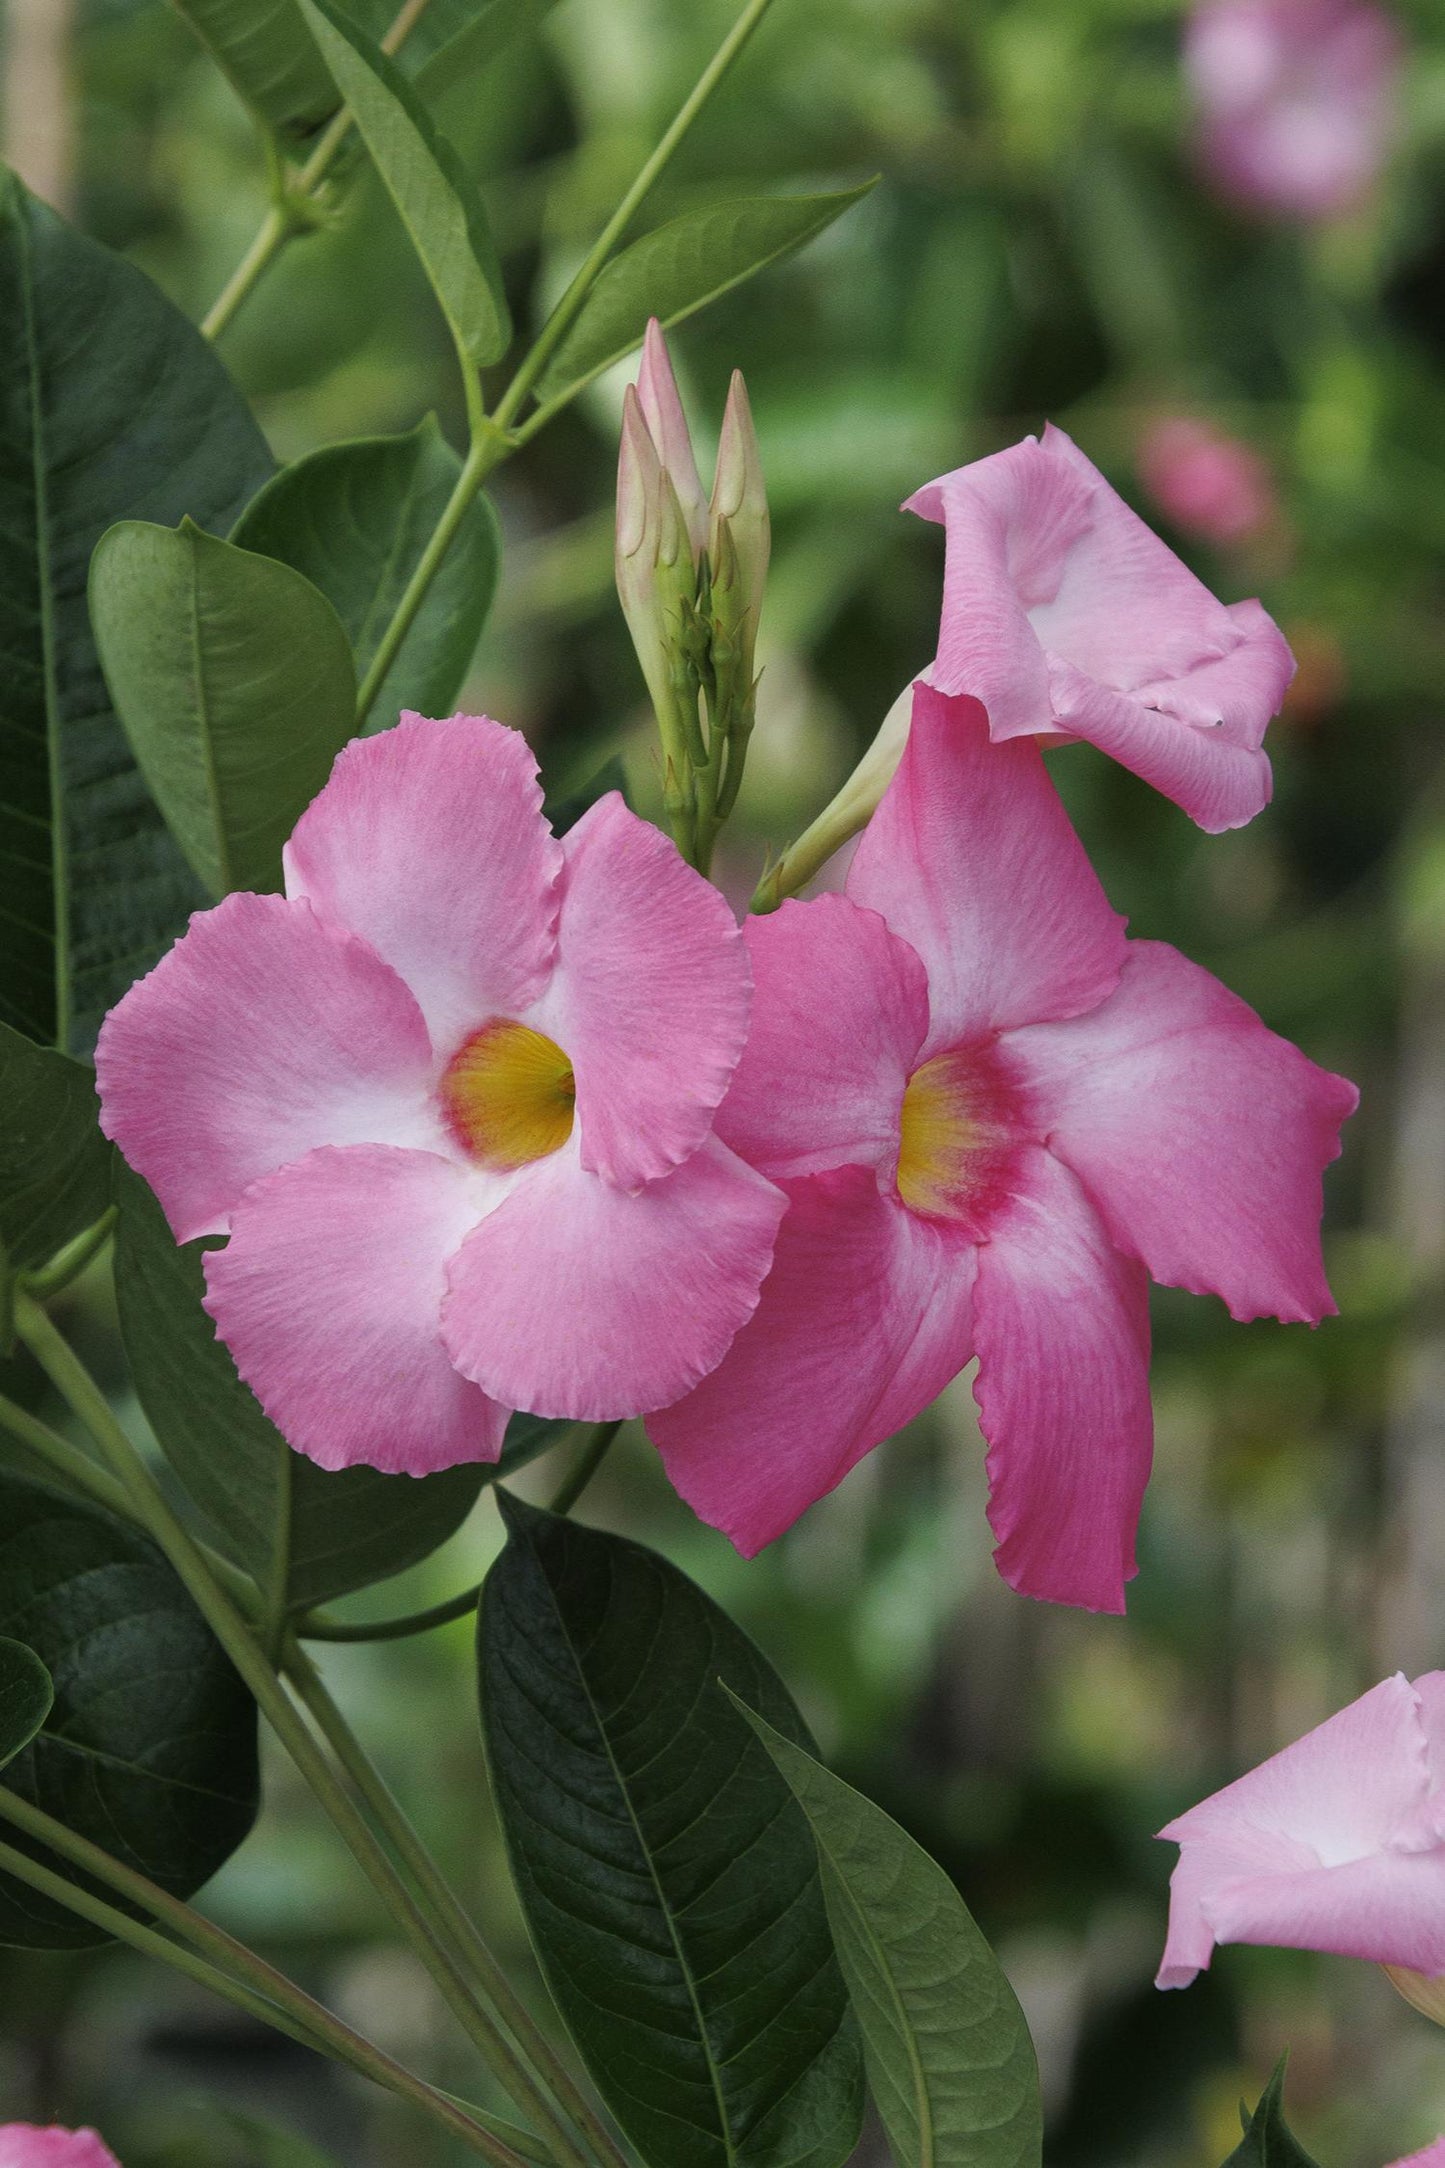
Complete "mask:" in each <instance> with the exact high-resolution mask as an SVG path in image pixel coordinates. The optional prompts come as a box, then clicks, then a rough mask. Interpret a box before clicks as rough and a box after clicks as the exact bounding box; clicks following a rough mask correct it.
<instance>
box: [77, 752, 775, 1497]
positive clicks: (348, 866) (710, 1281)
mask: <svg viewBox="0 0 1445 2168" xmlns="http://www.w3.org/2000/svg"><path fill="white" fill-rule="evenodd" d="M285 872H286V893H285V895H284V896H254V895H245V894H237V895H232V896H228V897H226V899H225V900H224V902H222V903H220V904H219V905H217V907H216V908H215V909H214V910H212V911H205V912H201V913H200V914H198V915H197V916H196V917H195V918H194V919H192V921H191V925H190V929H189V931H188V932H187V933H186V935H185V936H184V938H183V939H182V940H181V941H179V942H178V943H177V944H176V946H175V947H174V948H173V949H172V950H171V951H170V953H169V954H168V955H167V956H166V957H164V958H163V959H162V961H161V962H160V964H159V965H157V967H156V969H155V970H154V971H153V972H152V973H151V974H150V976H149V977H148V978H145V979H142V980H141V981H140V982H139V983H138V984H137V985H136V986H134V987H132V988H131V990H130V992H129V993H128V994H127V995H126V996H125V998H124V1000H123V1001H121V1003H120V1004H119V1006H118V1007H117V1008H116V1009H114V1010H113V1011H112V1012H111V1014H110V1016H109V1017H108V1018H107V1020H106V1023H105V1025H104V1028H103V1029H102V1032H101V1036H100V1043H99V1046H98V1048H97V1052H96V1071H97V1076H98V1080H99V1085H100V1093H101V1100H102V1106H103V1117H102V1118H103V1125H104V1127H105V1130H106V1133H107V1135H108V1136H111V1137H113V1138H114V1139H115V1141H116V1142H117V1143H118V1144H119V1146H120V1148H121V1150H122V1151H123V1152H124V1153H125V1155H126V1157H127V1158H128V1159H129V1160H130V1162H131V1164H132V1165H133V1166H134V1167H135V1168H137V1169H138V1171H139V1172H140V1173H141V1174H143V1175H144V1176H145V1178H146V1180H147V1181H148V1182H149V1183H150V1184H151V1186H152V1188H153V1189H154V1190H155V1192H156V1195H157V1196H158V1197H159V1199H160V1201H161V1204H162V1205H163V1206H164V1208H165V1211H166V1214H167V1217H168V1218H169V1220H170V1223H171V1227H172V1230H173V1232H174V1233H175V1236H176V1238H177V1240H178V1241H181V1242H187V1241H190V1240H192V1239H193V1238H194V1237H196V1236H199V1235H215V1234H229V1236H230V1241H229V1243H228V1244H227V1246H226V1247H225V1248H224V1249H214V1250H212V1251H210V1252H209V1253H208V1255H207V1257H206V1264H205V1269H206V1281H207V1288H208V1293H207V1297H206V1304H207V1308H208V1309H209V1310H210V1312H211V1315H212V1316H213V1317H214V1319H215V1320H216V1324H217V1326H218V1328H219V1330H220V1334H221V1337H222V1338H223V1339H224V1340H225V1342H226V1344H227V1346H228V1347H229V1348H230V1350H231V1352H232V1354H233V1355H234V1357H235V1360H236V1364H237V1367H238V1369H239V1370H240V1372H241V1375H242V1376H243V1377H244V1378H245V1379H246V1380H247V1382H248V1383H249V1384H250V1385H251V1387H252V1389H253V1390H254V1391H255V1393H256V1395H257V1397H258V1399H259V1400H260V1401H261V1403H262V1405H263V1407H264V1408H265V1409H266V1411H267V1413H268V1414H269V1415H270V1416H271V1418H272V1420H273V1421H274V1422H275V1423H276V1424H277V1426H278V1427H279V1428H280V1429H281V1430H282V1431H283V1432H284V1434H285V1436H286V1437H287V1438H288V1439H289V1440H290V1441H291V1443H292V1445H294V1446H296V1447H297V1448H298V1449H299V1450H300V1451H301V1452H303V1453H306V1454H309V1455H310V1457H311V1458H312V1459H313V1460H315V1461H318V1462H319V1463H320V1464H321V1466H322V1467H325V1468H338V1467H342V1466H346V1465H348V1464H350V1463H352V1462H355V1461H365V1462H368V1463H369V1464H370V1465H371V1466H373V1467H376V1468H382V1469H399V1470H405V1471H407V1472H409V1473H411V1474H413V1475H419V1474H424V1473H425V1472H426V1471H427V1470H429V1469H433V1468H440V1467H447V1466H450V1465H451V1464H452V1463H454V1462H458V1461H465V1460H491V1459H495V1457H496V1455H497V1453H498V1452H499V1450H500V1448H501V1443H502V1433H503V1429H504V1427H505V1423H506V1417H507V1412H508V1410H510V1409H512V1408H514V1407H523V1408H527V1409H529V1410H531V1411H533V1412H535V1413H538V1414H542V1415H557V1416H572V1417H589V1418H607V1417H612V1416H623V1415H632V1414H639V1413H641V1412H642V1411H643V1410H644V1409H647V1408H655V1407H658V1406H660V1405H662V1404H663V1403H665V1402H666V1401H668V1400H674V1399H676V1398H677V1397H678V1395H679V1394H681V1393H684V1392H686V1391H687V1389H688V1388H689V1387H690V1386H692V1385H695V1384H696V1383H697V1381H698V1380H699V1379H700V1378H701V1377H702V1376H704V1375H705V1373H706V1372H707V1371H708V1370H709V1369H711V1367H712V1366H713V1364H714V1363H716V1362H717V1361H718V1360H719V1358H720V1357H721V1356H722V1354H723V1353H724V1352H725V1350H726V1348H727V1346H728V1343H729V1342H730V1341H731V1339H732V1337H733V1335H734V1333H735V1332H736V1331H737V1329H738V1327H739V1326H740V1325H741V1324H742V1322H743V1320H744V1319H745V1318H746V1317H747V1316H748V1315H749V1314H750V1312H751V1310H752V1308H753V1306H754V1303H755V1301H756V1299H757V1292H758V1287H759V1284H760V1282H761V1280H762V1278H763V1275H764V1273H765V1272H766V1270H767V1267H768V1261H769V1258H770V1256H771V1254H772V1244H773V1234H774V1230H775V1228H776V1226H777V1223H778V1220H779V1218H780V1216H781V1213H782V1211H783V1208H784V1206H783V1199H782V1197H781V1196H780V1195H779V1194H778V1193H777V1192H776V1191H775V1190H774V1189H772V1188H771V1187H770V1185H769V1184H768V1183H767V1182H766V1181H765V1180H764V1179H763V1178H762V1177H760V1176H759V1175H757V1174H756V1173H754V1172H753V1171H752V1169H751V1168H749V1167H747V1166H745V1165H744V1164H743V1162H742V1161H741V1160H739V1159H737V1158H735V1157H734V1155H733V1154H732V1153H731V1152H730V1151H728V1150H727V1149H726V1147H725V1146H723V1145H722V1144H720V1143H719V1142H718V1141H717V1139H716V1138H715V1137H714V1136H713V1134H712V1128H713V1113H714V1110H715V1108H716V1106H717V1104H718V1102H719V1100H720V1099H721V1098H722V1096H723V1093H724V1092H725V1091H726V1089H727V1086H728V1082H729V1080H730V1078H731V1076H732V1073H733V1069H734V1067H735V1065H736V1063H737V1060H738V1056H739V1054H740V1053H741V1051H742V1047H743V1041H744V1039H745V1037H746V1033H747V1023H748V1003H749V983H750V981H749V969H748V959H747V954H746V949H745V946H744V942H743V938H742V935H741V933H740V931H739V929H738V927H737V926H736V924H735V923H734V920H733V917H732V913H731V912H730V911H729V909H728V907H727V905H726V904H725V903H724V901H723V899H722V897H721V896H720V895H718V893H717V891H716V890H715V889H713V888H710V887H709V886H708V884H707V882H705V881H704V880H702V879H701V878H700V877H699V876H698V875H697V874H695V873H694V872H692V871H691V869H690V868H689V867H687V866H686V865H684V863H683V862H682V860H681V859H680V858H679V857H678V855H677V853H676V851H675V850H674V849H673V847H672V845H671V843H669V842H668V841H667V839H666V838H665V837H664V836H662V835H661V834H660V833H659V832H658V830H657V829H655V828H653V827H651V826H650V825H649V824H648V823H647V822H646V821H642V820H639V819H638V818H637V817H636V816H635V815H634V814H632V813H630V812H629V811H628V809H627V807H626V806H625V805H624V804H623V802H622V800H621V798H620V797H619V796H618V794H617V793H616V792H615V791H614V792H611V793H609V794H608V796H606V797H605V798H603V799H601V800H600V801H599V802H598V803H597V804H596V805H594V806H593V807H592V808H591V809H590V811H589V812H588V813H586V814H585V815H584V816H583V818H582V819H581V820H580V821H579V822H578V823H577V825H576V827H575V828H573V829H571V830H570V831H569V833H568V834H567V835H565V836H564V837H562V838H561V839H560V840H558V839H557V838H556V837H554V836H553V834H552V832H551V830H550V829H549V827H548V826H547V824H546V822H545V820H544V819H543V817H542V811H541V790H540V787H539V785H538V782H537V771H536V764H535V762H534V761H533V759H532V756H531V754H530V752H529V751H528V749H527V746H526V743H525V741H524V740H523V739H522V738H521V737H520V736H519V735H518V734H517V732H515V731H512V730H507V729H503V728H502V727H501V726H500V725H499V724H497V723H493V722H488V721H486V720H480V719H477V718H474V717H470V716H454V717H452V718H451V720H450V721H447V722H429V721H426V720H424V719H423V718H421V717H420V716H406V717H404V718H403V719H402V721H401V722H400V723H399V724H398V725H397V727H396V728H395V729H393V730H388V731H386V732H384V733H383V734H382V735H380V736H378V737H374V738H368V739H364V740H358V741H356V742H355V743H353V744H351V745H350V746H348V747H347V748H346V749H345V750H344V751H343V752H342V753H341V755H340V757H339V758H338V760H337V762H336V766H335V769H334V770H333V772H332V776H331V779H330V781H329V782H328V783H327V785H326V787H325V789H324V790H323V791H322V792H321V794H320V796H319V797H318V798H317V799H316V800H315V801H314V803H313V804H312V805H311V806H310V807H309V808H308V809H307V811H306V812H305V813H304V814H303V815H302V818H301V820H300V822H299V823H298V824H297V827H296V831H295V833H294V835H293V836H292V838H291V840H290V842H289V843H288V844H287V846H286V852H285Z"/></svg>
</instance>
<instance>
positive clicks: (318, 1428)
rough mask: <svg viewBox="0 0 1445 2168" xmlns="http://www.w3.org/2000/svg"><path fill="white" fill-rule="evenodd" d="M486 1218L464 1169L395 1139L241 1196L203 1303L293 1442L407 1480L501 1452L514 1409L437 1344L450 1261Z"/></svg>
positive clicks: (290, 1170)
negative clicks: (394, 1143)
mask: <svg viewBox="0 0 1445 2168" xmlns="http://www.w3.org/2000/svg"><path fill="white" fill-rule="evenodd" d="M476 1218H477V1208H476V1203H475V1200H474V1197H473V1194H472V1182H471V1180H470V1178H469V1176H468V1175H467V1173H466V1172H465V1170H464V1169H462V1168H460V1167H457V1166H455V1165H453V1164H452V1163H451V1162H450V1161H448V1160H444V1159H439V1158H436V1157H435V1156H433V1155H432V1154H431V1153H428V1152H399V1151H394V1150H392V1149H389V1148H388V1147H386V1146H384V1145H350V1146H346V1147H343V1148H341V1149H339V1150H335V1149H332V1150H323V1151H318V1152H311V1153H309V1154H308V1155H307V1157H306V1158H305V1159H301V1160H298V1161H297V1162H296V1163H295V1165H294V1166H290V1167H285V1168H283V1169H282V1170H281V1172H280V1173H279V1174H274V1175H272V1176H270V1177H269V1178H268V1179H267V1180H266V1181H264V1182H258V1183H257V1184H256V1186H255V1187H254V1188H253V1189H251V1190H249V1191H248V1192H247V1193H246V1195H245V1197H244V1198H243V1199H242V1200H241V1203H240V1205H239V1206H238V1208H237V1210H236V1214H235V1218H234V1223H233V1228H232V1234H231V1240H230V1242H229V1243H228V1245H227V1246H226V1248H225V1249H223V1250H213V1251H210V1252H208V1254H207V1257H206V1285H207V1289H208V1293H207V1296H206V1308H207V1309H208V1310H209V1311H210V1313H211V1315H212V1317H213V1318H214V1319H215V1321H216V1325H217V1329H218V1330H219V1332H220V1335H221V1338H222V1339H223V1340H224V1341H225V1343H226V1345H227V1347H229V1349H230V1350H231V1353H232V1355H233V1356H234V1357H235V1361H236V1368H237V1369H238V1370H239V1371H240V1373H241V1375H242V1377H243V1378H244V1379H245V1380H246V1383H247V1384H248V1385H249V1386H250V1388H251V1390H252V1391H253V1392H254V1393H255V1395H256V1398H257V1399H258V1400H259V1401H260V1403H261V1405H262V1407H263V1408H264V1409H265V1410H266V1413H267V1414H268V1415H269V1416H270V1418H271V1420H272V1422H273V1423H274V1424H275V1425H276V1427H277V1429H278V1430H279V1431H281V1433H282V1434H283V1436H284V1437H286V1438H287V1439H288V1440H289V1441H290V1443H291V1444H292V1445H293V1446H294V1447H295V1448H296V1450H297V1452H298V1453H305V1454H306V1455H307V1456H308V1458H309V1459H311V1460H314V1461H315V1462H316V1463H317V1464H318V1466H320V1467H322V1468H349V1467H353V1466H355V1465H357V1464H358V1463H361V1464H364V1465H365V1466H367V1467H369V1468H380V1469H382V1470H384V1471H385V1472H387V1473H388V1474H394V1473H401V1474H404V1475H429V1474H430V1473H431V1472H432V1471H433V1469H436V1468H451V1467H454V1466H455V1465H456V1464H457V1463H458V1462H459V1461H473V1460H495V1459H496V1458H497V1455H498V1454H499V1453H500V1452H501V1449H502V1433H503V1431H504V1430H505V1429H506V1424H507V1412H508V1411H507V1409H506V1408H504V1407H500V1406H498V1405H497V1403H496V1402H495V1401H493V1400H489V1399H488V1398H487V1396H486V1395H485V1394H484V1393H481V1392H479V1391H478V1390H477V1388H476V1386H475V1385H473V1384H470V1383H469V1382H468V1381H467V1380H466V1379H465V1378H463V1377H461V1376H459V1375H458V1373H457V1372H456V1370H455V1369H454V1368H453V1367H452V1364H451V1362H450V1360H449V1358H448V1356H447V1353H446V1350H445V1348H444V1347H443V1345H442V1332H441V1313H442V1298H443V1295H444V1293H445V1269H446V1263H447V1260H448V1258H449V1257H450V1256H451V1255H452V1254H453V1252H454V1251H455V1250H456V1249H457V1248H458V1247H459V1246H460V1244H461V1243H462V1242H463V1240H464V1239H465V1237H466V1236H467V1234H468V1233H469V1232H470V1230H471V1229H472V1228H473V1227H474V1226H475V1224H476Z"/></svg>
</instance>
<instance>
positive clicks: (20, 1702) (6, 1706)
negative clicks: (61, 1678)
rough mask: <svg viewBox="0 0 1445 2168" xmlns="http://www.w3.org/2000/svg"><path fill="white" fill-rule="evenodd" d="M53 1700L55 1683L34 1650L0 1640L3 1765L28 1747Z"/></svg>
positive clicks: (0, 1748) (0, 1747)
mask: <svg viewBox="0 0 1445 2168" xmlns="http://www.w3.org/2000/svg"><path fill="white" fill-rule="evenodd" d="M54 1700H55V1686H54V1682H53V1681H52V1679H51V1676H50V1673H49V1672H48V1671H47V1670H46V1668H45V1666H44V1664H42V1663H41V1661H40V1658H39V1657H38V1656H37V1655H36V1653H35V1651H34V1649H32V1648H27V1647H26V1645H25V1643H24V1642H23V1641H0V1768H3V1767H4V1766H5V1764H6V1762H9V1761H14V1759H15V1756H16V1755H17V1754H18V1753H20V1752H21V1750H22V1749H23V1748H25V1747H27V1746H29V1744H30V1742H31V1740H32V1739H33V1738H34V1737H35V1734H36V1732H37V1731H39V1729H40V1727H41V1725H42V1724H43V1723H44V1722H45V1719H46V1717H47V1716H49V1714H50V1710H51V1706H52V1704H53V1703H54Z"/></svg>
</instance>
